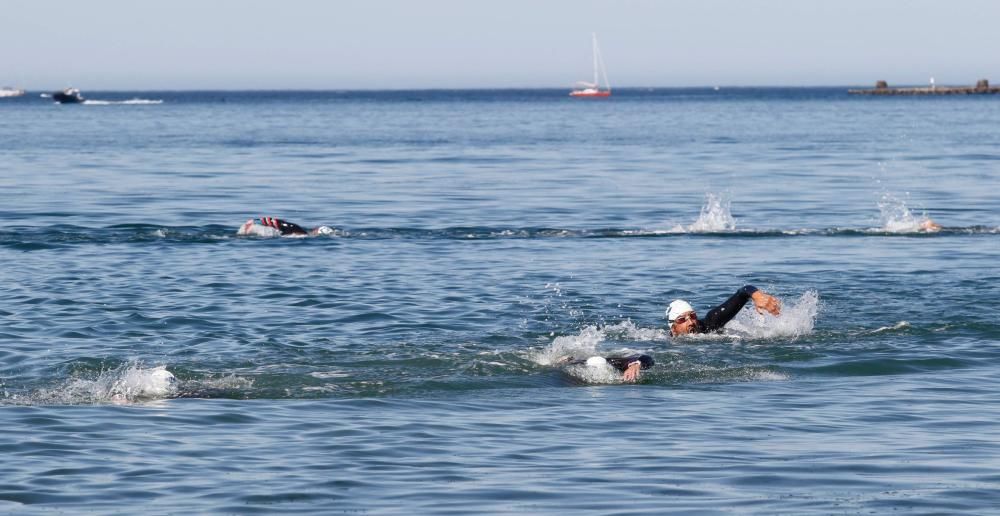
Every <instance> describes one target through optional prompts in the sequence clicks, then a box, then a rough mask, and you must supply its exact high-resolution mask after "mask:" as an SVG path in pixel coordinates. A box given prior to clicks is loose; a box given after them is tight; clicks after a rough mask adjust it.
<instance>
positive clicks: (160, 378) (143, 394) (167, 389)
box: [23, 363, 177, 405]
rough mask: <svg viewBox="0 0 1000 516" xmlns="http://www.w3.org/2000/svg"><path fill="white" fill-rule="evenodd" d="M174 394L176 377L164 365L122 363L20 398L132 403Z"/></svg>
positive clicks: (83, 402) (45, 400)
mask: <svg viewBox="0 0 1000 516" xmlns="http://www.w3.org/2000/svg"><path fill="white" fill-rule="evenodd" d="M176 394H177V378H176V377H175V376H174V375H173V373H171V372H170V371H168V370H167V368H166V366H162V365H161V366H157V367H143V366H142V365H141V364H138V363H130V364H125V365H123V366H121V367H119V368H116V369H112V370H110V371H105V372H103V373H101V374H99V375H98V376H97V378H71V379H69V380H67V381H65V382H64V383H62V384H60V385H58V386H56V387H52V388H49V389H41V390H39V391H36V392H35V393H33V394H31V395H29V396H28V399H26V400H23V401H27V402H29V403H34V404H38V403H46V404H52V403H55V404H70V405H79V404H88V403H134V402H138V401H150V400H157V399H164V398H169V397H172V396H174V395H176Z"/></svg>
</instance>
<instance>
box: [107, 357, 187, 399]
mask: <svg viewBox="0 0 1000 516" xmlns="http://www.w3.org/2000/svg"><path fill="white" fill-rule="evenodd" d="M110 392H111V397H112V399H113V400H116V401H134V400H137V399H156V398H165V397H167V396H170V395H172V394H174V393H176V392H177V378H176V377H175V376H174V374H173V373H171V372H170V371H167V366H158V367H154V368H152V369H142V368H140V367H134V368H129V369H126V370H125V372H124V373H123V374H122V375H121V377H119V378H118V379H117V380H115V382H114V383H113V384H112V385H111V391H110Z"/></svg>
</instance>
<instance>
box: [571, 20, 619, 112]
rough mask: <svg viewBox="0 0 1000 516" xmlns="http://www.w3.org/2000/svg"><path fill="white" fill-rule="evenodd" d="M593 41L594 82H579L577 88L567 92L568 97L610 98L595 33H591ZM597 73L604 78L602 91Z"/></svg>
mask: <svg viewBox="0 0 1000 516" xmlns="http://www.w3.org/2000/svg"><path fill="white" fill-rule="evenodd" d="M591 36H592V37H593V40H594V82H586V81H580V82H578V83H577V88H576V89H574V90H573V91H571V92H569V96H570V97H610V96H611V83H609V82H608V71H607V70H606V69H605V68H604V59H603V58H602V57H601V50H600V49H599V48H597V33H591ZM598 72H599V73H600V76H601V77H603V78H604V89H601V83H600V81H599V80H598Z"/></svg>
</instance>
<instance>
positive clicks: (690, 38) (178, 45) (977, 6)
mask: <svg viewBox="0 0 1000 516" xmlns="http://www.w3.org/2000/svg"><path fill="white" fill-rule="evenodd" d="M998 23H1000V2H998V1H992V0H989V1H988V0H958V1H952V2H944V1H941V0H909V1H907V0H840V1H822V2H819V1H809V0H757V1H754V0H742V1H741V0H698V1H687V2H681V1H670V0H663V1H653V0H600V1H590V0H572V1H570V0H549V1H546V0H534V1H529V0H503V1H488V2H487V1H473V0H466V1H461V0H414V1H404V0H364V1H350V0H345V1H318V0H286V1H281V2H279V1H263V0H239V1H237V0H198V1H195V0H168V1H158V2H150V1H139V0H136V1H126V0H90V1H84V2H80V1H72V2H71V1H63V0H44V1H35V0H31V1H28V0H0V49H3V50H2V54H0V55H2V57H0V85H3V84H10V85H16V86H21V87H24V88H28V89H35V90H50V89H55V88H60V87H64V86H66V85H75V86H77V87H80V88H82V89H85V90H95V89H200V88H206V89H281V88H304V89H353V88H365V89H367V88H467V87H474V88H480V87H499V88H509V87H566V86H569V85H571V84H573V83H574V82H575V81H577V80H580V79H586V78H588V77H590V75H591V64H590V63H591V61H590V60H591V56H590V33H591V32H597V34H598V38H599V39H600V44H601V49H602V52H603V54H604V57H605V62H606V63H607V69H608V76H609V78H610V80H611V83H612V86H667V87H669V86H711V85H726V86H730V85H807V86H808V85H850V84H865V85H867V84H871V83H874V81H875V80H876V79H885V80H888V81H889V83H890V84H902V83H910V84H923V83H926V82H927V80H928V78H929V77H931V76H934V77H935V78H936V80H937V83H938V84H971V83H973V82H975V80H976V79H979V78H989V79H991V80H992V81H993V82H995V83H998V84H1000V57H998V56H1000V53H998V52H997V51H996V48H997V43H998V40H1000V36H998V35H997V26H998Z"/></svg>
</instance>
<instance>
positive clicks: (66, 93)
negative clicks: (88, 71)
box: [52, 88, 83, 104]
mask: <svg viewBox="0 0 1000 516" xmlns="http://www.w3.org/2000/svg"><path fill="white" fill-rule="evenodd" d="M52 100H54V101H56V102H58V103H60V104H80V103H82V102H83V95H80V90H78V89H76V88H66V89H64V90H62V91H57V92H55V93H53V94H52Z"/></svg>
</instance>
